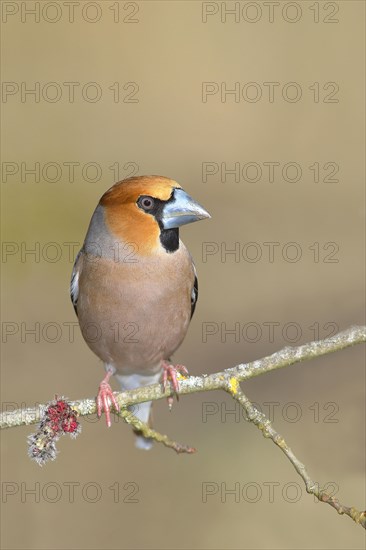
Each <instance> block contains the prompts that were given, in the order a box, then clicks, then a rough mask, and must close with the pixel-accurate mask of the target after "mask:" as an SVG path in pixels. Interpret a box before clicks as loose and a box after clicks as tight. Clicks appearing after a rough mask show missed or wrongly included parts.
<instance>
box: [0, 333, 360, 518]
mask: <svg viewBox="0 0 366 550" xmlns="http://www.w3.org/2000/svg"><path fill="white" fill-rule="evenodd" d="M365 341H366V327H360V326H354V327H351V328H349V329H347V330H345V331H343V332H340V333H338V334H336V335H335V336H332V337H330V338H326V339H325V340H318V341H314V342H310V343H308V344H304V345H302V346H298V347H286V348H284V349H283V350H281V351H279V352H276V353H274V354H273V355H270V356H268V357H265V358H263V359H259V360H256V361H253V362H251V363H246V364H240V365H237V366H236V367H232V368H228V369H225V370H223V371H221V372H217V373H214V374H210V375H205V374H204V375H202V376H189V377H185V376H181V377H180V379H179V392H178V394H179V395H185V394H190V393H195V392H204V391H212V390H219V389H221V390H225V391H226V392H228V393H229V394H230V395H231V396H232V398H233V399H235V400H236V401H238V403H240V405H241V406H242V407H243V409H244V410H245V411H246V413H247V417H248V420H249V421H250V422H252V423H254V425H255V426H257V427H258V428H259V429H260V430H261V431H262V433H263V435H264V436H265V437H268V438H270V439H271V440H272V441H273V442H274V443H275V444H276V445H277V446H278V447H279V448H280V449H281V450H282V451H283V453H284V454H285V455H286V456H287V458H288V459H289V461H290V462H291V463H292V464H293V466H294V468H295V469H296V471H297V472H298V474H299V475H300V476H301V478H302V479H303V481H304V483H305V486H306V490H307V492H308V493H311V494H313V495H315V497H316V498H317V499H318V500H319V501H321V502H326V503H327V504H329V505H330V506H332V507H333V508H335V509H336V510H337V512H338V513H339V514H346V515H348V516H349V517H350V518H352V519H353V520H354V521H355V522H356V523H359V524H361V525H362V526H363V527H364V528H366V512H359V511H358V510H356V509H355V508H350V507H347V506H343V505H342V504H340V503H339V502H338V500H336V499H335V498H333V497H331V496H329V495H328V494H327V493H326V492H324V491H322V490H320V489H319V488H318V486H317V484H316V483H315V482H314V481H313V480H312V479H311V478H310V476H309V474H308V473H307V471H306V469H305V466H304V465H303V464H302V463H301V462H300V461H299V460H298V459H297V458H296V456H295V455H294V453H293V452H292V450H291V449H290V447H289V446H288V445H287V443H286V442H285V440H284V439H283V437H282V436H281V435H280V434H278V433H277V432H276V431H275V429H274V428H273V426H272V424H271V422H270V420H268V419H267V418H266V417H265V415H264V414H263V413H261V412H260V411H258V410H257V409H256V408H255V407H254V406H253V405H252V403H251V402H250V401H249V400H248V398H247V397H246V396H245V395H244V393H243V392H242V391H241V389H240V386H239V382H243V381H245V380H248V379H249V378H253V377H254V376H259V375H261V374H264V373H266V372H270V371H272V370H275V369H280V368H283V367H287V366H290V365H294V364H295V363H299V362H300V361H306V360H310V359H314V358H316V357H321V356H323V355H326V354H328V353H334V352H336V351H339V350H342V349H345V348H347V347H350V346H353V345H355V344H360V343H362V342H365ZM115 395H116V398H117V400H118V403H119V405H120V407H121V411H120V413H119V415H120V416H121V417H122V418H124V420H125V421H126V422H127V423H129V424H132V425H133V427H134V428H135V429H136V430H138V431H140V432H141V433H142V434H143V435H144V436H145V437H150V438H152V439H154V440H156V441H158V442H160V443H163V444H164V445H165V446H167V447H170V448H172V449H174V450H175V451H177V452H188V453H192V452H194V451H195V449H193V448H192V447H188V446H185V445H180V444H179V443H176V442H175V441H172V440H170V439H169V438H168V437H167V436H166V435H162V434H159V433H158V432H156V431H155V430H152V429H151V428H149V427H148V426H147V425H146V424H144V423H143V422H141V421H140V420H138V419H137V418H136V417H135V416H134V415H133V413H132V412H130V411H129V410H128V409H127V407H129V406H131V405H136V404H139V403H143V402H145V401H156V400H158V399H162V398H164V397H169V396H171V395H173V391H172V389H171V388H167V389H166V391H164V390H163V389H162V386H161V385H160V384H155V385H153V386H146V387H144V388H138V389H136V390H131V391H127V392H118V393H117V392H116V394H115ZM68 405H69V406H70V407H71V409H72V410H73V411H75V412H76V413H77V415H78V416H86V415H90V414H95V413H96V402H95V399H83V400H79V401H70V402H68ZM47 407H49V404H48V405H39V406H38V407H36V408H28V409H18V410H16V411H11V412H3V413H2V414H1V415H0V428H12V427H15V426H22V425H31V424H35V423H37V422H40V421H42V419H44V416H45V413H46V410H48V409H47ZM53 458H54V457H53Z"/></svg>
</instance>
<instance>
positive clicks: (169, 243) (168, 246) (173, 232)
mask: <svg viewBox="0 0 366 550" xmlns="http://www.w3.org/2000/svg"><path fill="white" fill-rule="evenodd" d="M159 226H160V242H161V244H162V246H163V247H164V248H165V250H166V251H167V252H175V251H176V250H178V248H179V229H178V227H174V228H173V229H163V227H162V226H161V224H160V223H159Z"/></svg>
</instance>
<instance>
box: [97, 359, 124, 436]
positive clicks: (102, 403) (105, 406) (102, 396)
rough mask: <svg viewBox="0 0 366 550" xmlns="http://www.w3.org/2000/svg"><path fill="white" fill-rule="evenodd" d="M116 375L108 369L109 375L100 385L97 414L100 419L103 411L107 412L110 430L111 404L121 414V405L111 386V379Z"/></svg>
mask: <svg viewBox="0 0 366 550" xmlns="http://www.w3.org/2000/svg"><path fill="white" fill-rule="evenodd" d="M113 374H114V371H113V370H112V369H107V373H106V375H105V377H104V378H103V380H102V381H101V383H100V384H99V391H98V396H97V413H98V417H99V418H100V417H101V416H102V410H104V412H105V419H106V421H107V426H108V428H110V427H111V425H112V422H111V404H113V407H114V408H115V410H116V411H117V412H119V405H118V402H117V400H116V398H115V397H114V394H113V391H112V388H111V386H110V384H109V379H110V377H111V376H112V375H113Z"/></svg>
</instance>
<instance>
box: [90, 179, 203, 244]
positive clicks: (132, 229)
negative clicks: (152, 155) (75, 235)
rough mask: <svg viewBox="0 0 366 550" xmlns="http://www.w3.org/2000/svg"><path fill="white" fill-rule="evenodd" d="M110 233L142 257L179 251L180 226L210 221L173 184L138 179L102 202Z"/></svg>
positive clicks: (123, 183)
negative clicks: (136, 248) (162, 252)
mask: <svg viewBox="0 0 366 550" xmlns="http://www.w3.org/2000/svg"><path fill="white" fill-rule="evenodd" d="M100 204H101V205H102V206H103V208H104V210H105V220H106V223H107V226H108V228H109V230H110V231H111V232H112V233H113V234H114V235H115V236H117V237H118V238H119V239H121V240H122V241H123V242H125V243H135V244H136V245H137V246H138V249H139V252H140V253H141V254H146V255H149V254H152V253H153V252H154V251H157V250H161V249H162V248H163V249H165V251H166V252H174V251H175V250H176V249H177V248H178V247H179V231H178V228H179V227H180V226H181V225H185V224H188V223H192V222H195V221H199V220H203V219H205V218H210V217H211V216H210V214H209V213H208V212H207V211H206V210H205V209H204V208H203V207H202V206H201V205H199V204H198V203H197V202H196V201H195V200H193V199H192V197H190V196H189V195H188V194H187V193H186V192H185V191H183V189H182V188H181V186H180V185H179V184H178V183H177V182H176V181H174V180H171V179H169V178H165V177H163V176H138V177H132V178H128V179H125V180H122V181H120V182H118V183H116V184H115V185H113V187H111V188H110V189H109V190H108V191H106V193H104V195H103V196H102V198H101V200H100Z"/></svg>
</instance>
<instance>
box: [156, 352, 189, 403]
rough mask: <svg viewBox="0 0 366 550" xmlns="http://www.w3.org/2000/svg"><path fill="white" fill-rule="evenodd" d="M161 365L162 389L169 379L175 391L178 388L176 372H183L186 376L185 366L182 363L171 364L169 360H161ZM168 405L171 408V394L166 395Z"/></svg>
mask: <svg viewBox="0 0 366 550" xmlns="http://www.w3.org/2000/svg"><path fill="white" fill-rule="evenodd" d="M161 366H162V368H163V373H162V383H163V388H164V391H165V390H166V387H167V383H168V380H169V381H170V382H171V384H172V386H173V390H174V392H175V393H177V392H178V390H179V381H178V378H177V374H183V375H184V376H188V370H187V368H186V367H184V366H183V365H172V364H170V363H169V361H162V364H161ZM178 399H179V396H178V394H177V400H178ZM168 405H169V409H170V410H171V409H172V406H173V396H172V395H170V396H169V397H168Z"/></svg>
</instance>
